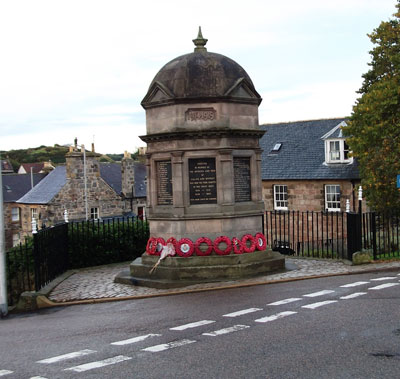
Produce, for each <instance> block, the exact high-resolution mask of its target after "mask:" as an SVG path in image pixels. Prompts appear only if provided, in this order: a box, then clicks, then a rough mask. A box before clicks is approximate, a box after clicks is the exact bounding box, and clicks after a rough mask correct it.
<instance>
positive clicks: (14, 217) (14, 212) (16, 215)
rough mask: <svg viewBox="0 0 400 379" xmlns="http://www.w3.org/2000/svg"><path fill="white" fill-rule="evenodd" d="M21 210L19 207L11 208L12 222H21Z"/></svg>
mask: <svg viewBox="0 0 400 379" xmlns="http://www.w3.org/2000/svg"><path fill="white" fill-rule="evenodd" d="M19 215H20V210H19V208H18V207H14V208H11V221H19Z"/></svg>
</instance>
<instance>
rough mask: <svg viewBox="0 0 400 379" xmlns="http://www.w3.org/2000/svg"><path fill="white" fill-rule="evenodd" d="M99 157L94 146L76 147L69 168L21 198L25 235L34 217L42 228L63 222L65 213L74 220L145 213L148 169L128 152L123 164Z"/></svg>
mask: <svg viewBox="0 0 400 379" xmlns="http://www.w3.org/2000/svg"><path fill="white" fill-rule="evenodd" d="M99 157H100V154H97V153H95V152H94V147H93V148H92V151H91V152H88V151H83V150H78V147H77V144H75V146H72V147H71V148H70V151H69V152H68V153H67V154H66V165H65V166H58V167H56V168H55V169H54V170H53V171H51V172H50V173H49V174H48V175H47V176H46V177H45V178H44V179H43V180H42V181H41V182H40V183H39V184H38V185H37V186H35V187H34V188H32V189H31V190H30V191H29V192H27V193H26V194H25V195H24V196H22V197H21V198H19V199H18V201H17V202H16V203H17V204H18V206H19V208H20V212H21V224H20V225H21V235H23V236H25V235H29V234H30V233H31V222H32V218H35V219H36V220H37V221H38V224H39V227H42V226H43V224H44V225H46V226H50V225H54V224H57V223H59V222H63V221H64V212H65V210H67V211H68V218H69V220H71V221H72V220H85V219H101V218H107V217H114V216H120V215H124V214H140V213H142V214H143V213H144V207H145V197H146V193H145V185H144V180H145V176H143V174H142V172H143V170H144V169H145V166H144V165H143V164H142V163H139V162H135V161H134V160H133V159H132V158H131V157H130V155H129V154H127V153H126V154H125V157H124V158H123V159H122V161H121V164H118V163H100V162H99V160H98V159H99ZM142 187H143V189H144V192H143V191H142V192H141V191H140V189H141V188H142Z"/></svg>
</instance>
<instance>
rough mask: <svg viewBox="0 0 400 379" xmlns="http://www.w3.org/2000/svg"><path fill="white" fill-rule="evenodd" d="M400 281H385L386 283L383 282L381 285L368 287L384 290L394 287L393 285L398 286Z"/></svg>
mask: <svg viewBox="0 0 400 379" xmlns="http://www.w3.org/2000/svg"><path fill="white" fill-rule="evenodd" d="M399 284H400V283H385V284H381V285H379V286H376V287H371V288H368V289H369V290H383V289H384V288H389V287H393V286H398V285H399Z"/></svg>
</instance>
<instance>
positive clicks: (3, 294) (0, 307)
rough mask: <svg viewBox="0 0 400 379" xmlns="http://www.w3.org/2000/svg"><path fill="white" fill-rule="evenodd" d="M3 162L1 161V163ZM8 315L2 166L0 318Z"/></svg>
mask: <svg viewBox="0 0 400 379" xmlns="http://www.w3.org/2000/svg"><path fill="white" fill-rule="evenodd" d="M0 162H1V161H0ZM7 314H8V302H7V280H6V252H5V235H4V216H3V178H2V168H1V164H0V316H1V317H4V316H7Z"/></svg>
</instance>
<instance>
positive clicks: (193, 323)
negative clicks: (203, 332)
mask: <svg viewBox="0 0 400 379" xmlns="http://www.w3.org/2000/svg"><path fill="white" fill-rule="evenodd" d="M214 322H215V321H212V320H202V321H197V322H191V323H190V324H185V325H181V326H175V327H174V328H169V330H185V329H190V328H197V327H198V326H203V325H208V324H212V323H214Z"/></svg>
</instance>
